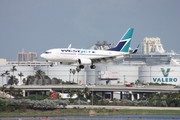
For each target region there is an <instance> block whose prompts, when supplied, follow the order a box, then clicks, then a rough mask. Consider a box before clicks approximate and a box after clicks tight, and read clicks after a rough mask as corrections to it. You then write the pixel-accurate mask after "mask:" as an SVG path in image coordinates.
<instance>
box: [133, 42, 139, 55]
mask: <svg viewBox="0 0 180 120" xmlns="http://www.w3.org/2000/svg"><path fill="white" fill-rule="evenodd" d="M139 46H140V44H138V46H137V47H136V48H135V49H134V51H133V52H132V54H135V53H136V52H137V51H138V49H139Z"/></svg>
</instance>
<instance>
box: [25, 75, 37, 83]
mask: <svg viewBox="0 0 180 120" xmlns="http://www.w3.org/2000/svg"><path fill="white" fill-rule="evenodd" d="M34 79H35V77H34V76H33V75H28V76H27V80H24V81H23V82H24V83H25V84H26V85H29V84H33V82H34Z"/></svg>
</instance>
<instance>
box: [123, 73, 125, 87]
mask: <svg viewBox="0 0 180 120" xmlns="http://www.w3.org/2000/svg"><path fill="white" fill-rule="evenodd" d="M123 76H124V85H125V75H123Z"/></svg>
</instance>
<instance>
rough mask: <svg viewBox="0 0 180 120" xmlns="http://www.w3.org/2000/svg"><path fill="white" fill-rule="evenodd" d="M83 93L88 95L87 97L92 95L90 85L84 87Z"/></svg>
mask: <svg viewBox="0 0 180 120" xmlns="http://www.w3.org/2000/svg"><path fill="white" fill-rule="evenodd" d="M83 94H84V95H85V96H86V98H87V97H88V96H89V95H90V91H89V88H88V87H85V88H84V91H83Z"/></svg>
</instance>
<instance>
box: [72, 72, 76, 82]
mask: <svg viewBox="0 0 180 120" xmlns="http://www.w3.org/2000/svg"><path fill="white" fill-rule="evenodd" d="M75 73H76V70H75V69H73V70H72V74H73V83H74V75H75Z"/></svg>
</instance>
